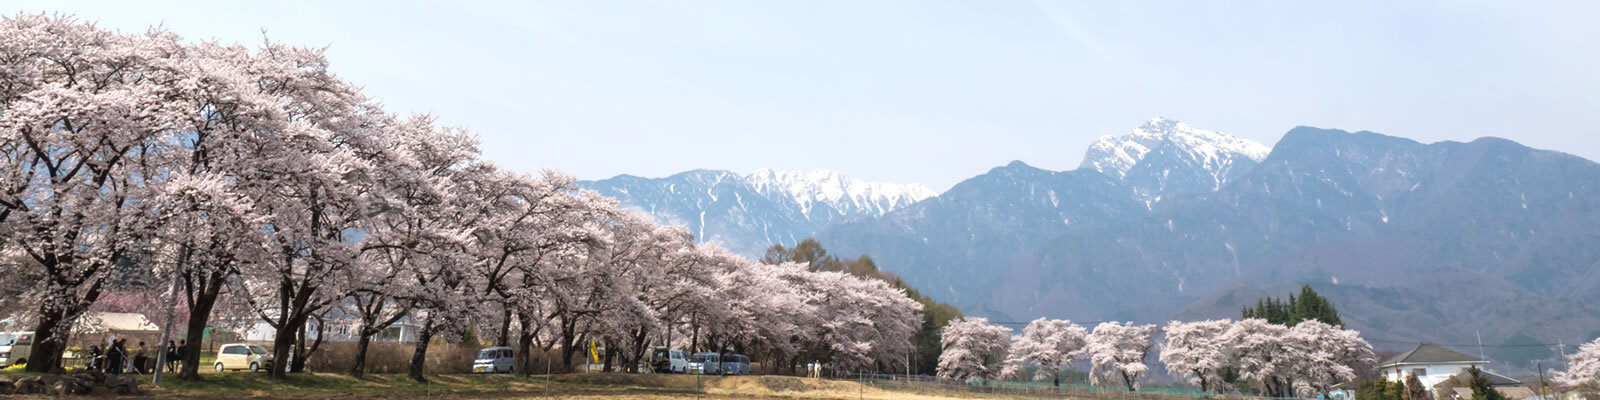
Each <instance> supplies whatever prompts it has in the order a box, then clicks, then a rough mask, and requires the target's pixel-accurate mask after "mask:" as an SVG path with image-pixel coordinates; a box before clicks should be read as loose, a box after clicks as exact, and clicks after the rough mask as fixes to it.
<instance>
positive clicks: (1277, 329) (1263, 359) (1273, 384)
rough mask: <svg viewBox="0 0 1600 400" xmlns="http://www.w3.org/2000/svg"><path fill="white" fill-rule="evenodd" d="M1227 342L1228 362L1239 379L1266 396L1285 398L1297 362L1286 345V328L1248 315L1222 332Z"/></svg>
mask: <svg viewBox="0 0 1600 400" xmlns="http://www.w3.org/2000/svg"><path fill="white" fill-rule="evenodd" d="M1222 337H1223V342H1225V343H1227V344H1228V354H1229V355H1230V356H1231V360H1232V362H1230V363H1229V364H1230V365H1232V366H1234V367H1235V368H1237V369H1238V370H1239V379H1241V380H1243V381H1245V382H1249V383H1250V385H1251V386H1254V387H1255V388H1256V389H1257V390H1260V391H1261V392H1262V393H1263V394H1265V395H1267V396H1269V397H1288V395H1289V389H1290V384H1291V383H1290V382H1289V380H1290V377H1291V374H1293V373H1294V368H1295V365H1296V364H1297V363H1298V361H1297V360H1296V356H1295V354H1294V351H1293V350H1294V349H1293V347H1291V346H1290V344H1289V340H1288V338H1289V328H1288V327H1285V326H1283V325H1278V324H1274V323H1270V322H1267V320H1264V319H1259V318H1250V319H1244V320H1240V321H1238V322H1235V323H1234V324H1233V326H1230V327H1228V331H1227V332H1226V333H1224V334H1223V335H1222Z"/></svg>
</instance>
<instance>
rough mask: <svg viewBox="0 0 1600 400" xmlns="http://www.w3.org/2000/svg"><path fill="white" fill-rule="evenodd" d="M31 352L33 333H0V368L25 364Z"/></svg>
mask: <svg viewBox="0 0 1600 400" xmlns="http://www.w3.org/2000/svg"><path fill="white" fill-rule="evenodd" d="M31 351H33V332H0V367H9V366H11V365H13V364H27V363H28V353H29V352H31Z"/></svg>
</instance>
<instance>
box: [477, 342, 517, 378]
mask: <svg viewBox="0 0 1600 400" xmlns="http://www.w3.org/2000/svg"><path fill="white" fill-rule="evenodd" d="M516 365H517V357H516V355H515V354H514V353H512V352H511V348H510V347H505V346H495V347H485V348H483V350H478V357H477V359H475V360H472V373H475V374H493V373H500V372H505V373H510V372H512V371H516V368H517V367H516Z"/></svg>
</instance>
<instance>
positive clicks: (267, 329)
mask: <svg viewBox="0 0 1600 400" xmlns="http://www.w3.org/2000/svg"><path fill="white" fill-rule="evenodd" d="M347 303H348V302H347ZM347 305H348V304H347ZM321 322H322V323H323V324H324V326H323V327H322V329H321V332H322V338H323V340H324V341H329V342H354V341H356V340H359V339H360V338H361V318H360V317H359V316H357V315H355V314H353V313H350V312H348V311H346V310H345V309H344V308H335V309H332V310H329V311H328V313H327V315H325V316H323V318H322V319H321ZM317 323H318V320H317V319H315V318H313V319H311V320H309V321H306V334H307V335H310V336H309V337H311V338H315V337H317V332H318V329H317ZM421 332H422V325H421V324H418V323H417V322H416V320H414V319H412V316H411V315H407V316H404V317H401V318H400V320H399V321H395V323H394V324H393V325H389V327H388V328H386V329H384V330H383V332H379V333H378V334H376V335H373V336H372V341H373V342H396V343H416V341H417V337H418V335H419V334H420V333H421ZM276 334H277V329H273V328H272V325H271V324H268V323H267V322H266V321H262V320H259V319H257V320H255V321H252V323H251V324H250V327H249V328H247V329H245V331H244V333H243V338H242V339H243V340H244V341H247V342H257V343H264V342H271V341H272V339H273V336H274V335H276Z"/></svg>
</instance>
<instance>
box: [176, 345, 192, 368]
mask: <svg viewBox="0 0 1600 400" xmlns="http://www.w3.org/2000/svg"><path fill="white" fill-rule="evenodd" d="M188 354H189V340H188V339H184V340H179V341H178V357H176V361H177V364H174V365H177V366H178V368H179V369H182V368H183V363H184V360H186V358H184V356H187V355H188Z"/></svg>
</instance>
